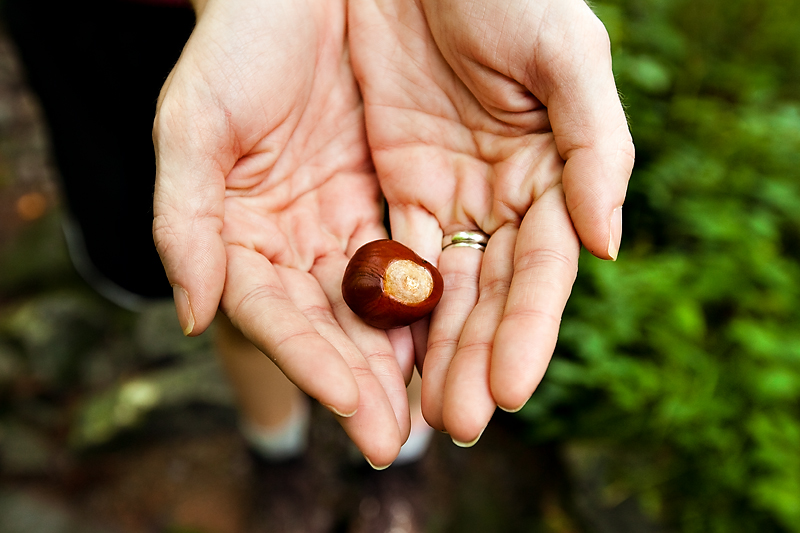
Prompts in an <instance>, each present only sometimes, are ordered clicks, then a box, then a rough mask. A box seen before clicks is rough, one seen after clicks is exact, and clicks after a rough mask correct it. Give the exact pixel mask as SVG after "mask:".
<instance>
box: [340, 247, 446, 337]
mask: <svg viewBox="0 0 800 533" xmlns="http://www.w3.org/2000/svg"><path fill="white" fill-rule="evenodd" d="M443 289H444V282H443V280H442V276H441V274H440V273H439V271H438V270H436V267H434V266H433V265H432V264H430V263H429V262H428V261H426V260H424V259H422V258H421V257H420V256H419V255H417V254H416V253H415V252H414V251H413V250H411V249H410V248H408V247H406V246H404V245H402V244H400V243H399V242H397V241H392V240H388V239H381V240H377V241H372V242H369V243H367V244H365V245H364V246H362V247H361V248H359V249H358V250H357V251H356V253H355V254H353V257H352V258H351V259H350V262H349V263H348V265H347V268H346V269H345V273H344V277H343V279H342V295H343V296H344V301H345V302H346V303H347V305H348V306H349V307H350V309H352V310H353V312H354V313H355V314H356V315H358V316H359V317H360V318H361V319H362V320H363V321H364V322H366V323H367V324H369V325H371V326H374V327H376V328H381V329H393V328H400V327H403V326H407V325H409V324H412V323H414V322H416V321H417V320H419V319H421V318H423V317H425V316H426V315H428V314H429V313H430V312H431V311H433V308H434V307H436V304H438V303H439V300H440V299H441V297H442V291H443Z"/></svg>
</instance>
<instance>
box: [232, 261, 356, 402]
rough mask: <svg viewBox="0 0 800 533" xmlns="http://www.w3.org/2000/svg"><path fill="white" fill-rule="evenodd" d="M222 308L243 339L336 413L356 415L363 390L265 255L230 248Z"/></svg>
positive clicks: (307, 392) (301, 387)
mask: <svg viewBox="0 0 800 533" xmlns="http://www.w3.org/2000/svg"><path fill="white" fill-rule="evenodd" d="M227 253H228V258H229V263H228V265H229V268H228V275H227V281H226V284H225V293H224V296H223V298H222V309H223V311H224V312H225V314H226V315H228V317H229V318H230V319H231V322H233V324H234V325H235V326H236V328H237V329H239V331H241V332H242V333H243V334H244V336H245V337H247V338H248V340H250V342H252V343H253V344H254V345H256V346H257V347H258V348H259V349H260V350H261V351H262V352H264V353H265V354H267V356H268V357H269V358H270V359H272V360H273V361H274V362H275V364H277V365H278V367H279V368H280V369H281V370H282V371H283V373H284V374H286V377H288V378H289V379H290V380H291V381H292V382H294V383H295V384H296V385H297V386H298V387H299V388H300V389H302V390H303V391H304V392H305V393H306V394H308V395H309V396H311V397H312V398H315V399H316V400H318V401H319V402H320V403H321V404H323V405H325V406H326V407H328V408H329V409H330V410H332V411H333V412H334V413H338V414H341V415H352V414H354V413H355V412H356V410H357V409H358V407H359V389H358V384H357V383H356V380H355V378H354V377H353V373H352V372H351V370H350V368H349V367H348V365H347V363H346V362H345V361H344V360H343V359H342V356H341V355H340V354H339V352H338V351H337V350H336V348H335V347H334V346H332V345H331V343H330V342H328V341H327V340H325V339H324V338H323V337H322V336H321V335H320V334H319V333H318V332H317V331H316V329H315V328H314V326H313V325H312V324H311V323H310V322H309V321H308V319H307V318H306V317H305V316H303V315H302V313H301V312H300V310H299V309H298V308H297V306H296V305H295V304H294V303H293V302H292V301H291V300H290V299H289V296H288V295H287V293H286V291H285V289H284V286H283V284H282V282H281V280H280V278H279V276H278V273H277V271H276V269H275V267H274V266H273V265H272V264H271V263H270V262H269V261H268V260H267V259H266V258H265V257H264V256H262V255H261V254H259V253H257V252H254V251H253V250H249V249H246V248H244V247H241V246H236V245H229V246H228V247H227Z"/></svg>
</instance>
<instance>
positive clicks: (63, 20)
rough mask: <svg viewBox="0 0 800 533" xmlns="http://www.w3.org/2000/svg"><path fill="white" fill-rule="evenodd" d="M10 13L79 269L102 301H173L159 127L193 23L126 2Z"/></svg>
mask: <svg viewBox="0 0 800 533" xmlns="http://www.w3.org/2000/svg"><path fill="white" fill-rule="evenodd" d="M3 9H4V15H5V22H6V25H7V28H8V30H9V33H10V34H11V36H12V38H13V40H14V42H15V43H16V45H17V49H18V51H19V55H20V57H21V59H22V62H23V66H24V68H25V71H26V74H27V79H28V81H29V84H30V86H31V88H32V89H33V90H34V92H35V93H36V94H37V95H38V97H39V100H40V102H41V105H42V108H43V111H44V115H45V118H46V120H47V126H48V128H49V132H50V137H51V140H52V147H53V154H54V157H55V161H56V164H57V167H58V170H59V173H60V175H61V188H62V191H63V196H64V199H65V201H66V211H67V220H68V221H69V223H68V224H67V228H68V230H67V237H68V241H69V244H70V252H71V254H72V256H73V258H74V259H75V262H76V266H77V267H78V269H79V270H80V271H81V273H82V274H83V275H84V277H86V278H87V280H89V281H90V282H91V283H92V284H93V285H95V286H96V287H97V288H99V289H100V290H101V292H104V293H107V292H108V291H109V290H112V292H113V290H116V289H118V290H119V291H121V292H120V294H122V295H124V294H125V293H128V294H129V295H130V297H131V298H132V300H131V301H136V300H137V298H139V299H141V298H145V299H149V298H161V297H170V296H171V295H172V290H171V288H170V286H169V283H168V282H167V278H166V275H165V274H164V269H163V268H162V266H161V262H160V260H159V258H158V254H157V253H156V250H155V246H154V245H153V238H152V220H153V207H152V205H153V184H154V178H155V157H154V153H153V144H152V126H153V117H154V114H155V108H156V101H157V98H158V93H159V90H160V88H161V85H162V84H163V83H164V80H165V79H166V77H167V75H168V74H169V72H170V70H171V69H172V67H173V65H174V64H175V62H176V60H177V59H178V57H179V55H180V52H181V50H182V48H183V45H184V44H185V43H186V39H187V38H188V36H189V34H190V33H191V30H192V28H193V26H194V13H193V12H192V10H191V9H189V8H184V7H162V6H155V5H148V4H144V3H135V2H127V1H123V0H87V1H65V0H47V1H31V0H5V1H4V2H3ZM107 295H108V294H107Z"/></svg>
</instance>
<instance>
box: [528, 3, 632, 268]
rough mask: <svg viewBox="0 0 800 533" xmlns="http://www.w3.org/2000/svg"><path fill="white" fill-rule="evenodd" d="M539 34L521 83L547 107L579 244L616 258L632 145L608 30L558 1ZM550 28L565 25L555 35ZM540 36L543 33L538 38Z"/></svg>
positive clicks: (578, 7) (583, 10) (582, 6)
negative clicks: (564, 31) (529, 76)
mask: <svg viewBox="0 0 800 533" xmlns="http://www.w3.org/2000/svg"><path fill="white" fill-rule="evenodd" d="M558 4H559V8H558V9H553V10H551V11H549V12H548V19H547V20H545V25H546V26H547V27H549V28H551V30H550V31H544V32H542V33H541V34H540V43H539V52H538V53H537V59H536V63H535V64H534V65H531V66H529V69H528V72H531V73H535V74H534V76H535V79H530V80H529V82H528V84H526V85H528V87H531V88H532V91H533V93H534V94H535V95H536V96H537V97H539V98H540V99H541V100H542V103H544V104H545V106H547V110H548V116H549V118H550V123H551V127H552V130H553V134H554V136H555V140H556V146H557V147H558V150H559V153H560V154H561V157H562V158H563V159H564V160H565V161H566V164H565V166H564V174H563V183H564V193H565V195H566V201H567V207H568V209H569V212H570V217H571V218H572V222H573V224H574V226H575V229H576V231H577V232H578V235H579V236H580V239H581V242H582V243H583V245H584V246H585V247H586V248H587V249H588V250H589V251H590V252H591V253H593V254H594V255H596V256H597V257H600V258H602V259H616V257H617V253H618V251H619V246H620V239H621V232H622V204H623V202H624V200H625V192H626V190H627V186H628V180H629V178H630V175H631V171H632V169H633V161H634V147H633V140H632V139H631V134H630V131H629V130H628V124H627V120H626V117H625V113H624V111H623V108H622V104H621V102H620V99H619V94H618V92H617V88H616V85H615V82H614V75H613V72H612V69H611V50H610V43H609V39H608V33H607V32H606V30H605V27H603V25H602V23H601V22H600V20H599V19H598V18H597V17H596V16H595V15H594V13H592V11H591V10H590V9H589V7H588V6H587V5H586V3H585V2H583V1H582V0H573V1H570V2H559V3H558ZM555 28H569V29H570V31H569V33H568V35H566V36H561V37H558V38H555V37H554V35H555V33H556V32H555V31H554V29H555ZM542 39H546V40H544V41H543V40H542Z"/></svg>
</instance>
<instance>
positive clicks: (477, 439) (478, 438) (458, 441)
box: [450, 428, 486, 448]
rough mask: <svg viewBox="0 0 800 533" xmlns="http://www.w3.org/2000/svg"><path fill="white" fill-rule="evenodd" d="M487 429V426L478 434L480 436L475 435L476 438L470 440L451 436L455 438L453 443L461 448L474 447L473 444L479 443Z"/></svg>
mask: <svg viewBox="0 0 800 533" xmlns="http://www.w3.org/2000/svg"><path fill="white" fill-rule="evenodd" d="M485 429H486V428H484V429H482V430H481V432H480V433H479V434H478V436H477V437H475V439H473V440H471V441H470V442H461V441H460V440H456V439H453V437H450V438H451V439H453V444H455V445H456V446H458V447H459V448H472V447H473V446H475V444H477V443H478V441H479V440H481V436H482V435H483V431H484V430H485Z"/></svg>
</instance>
